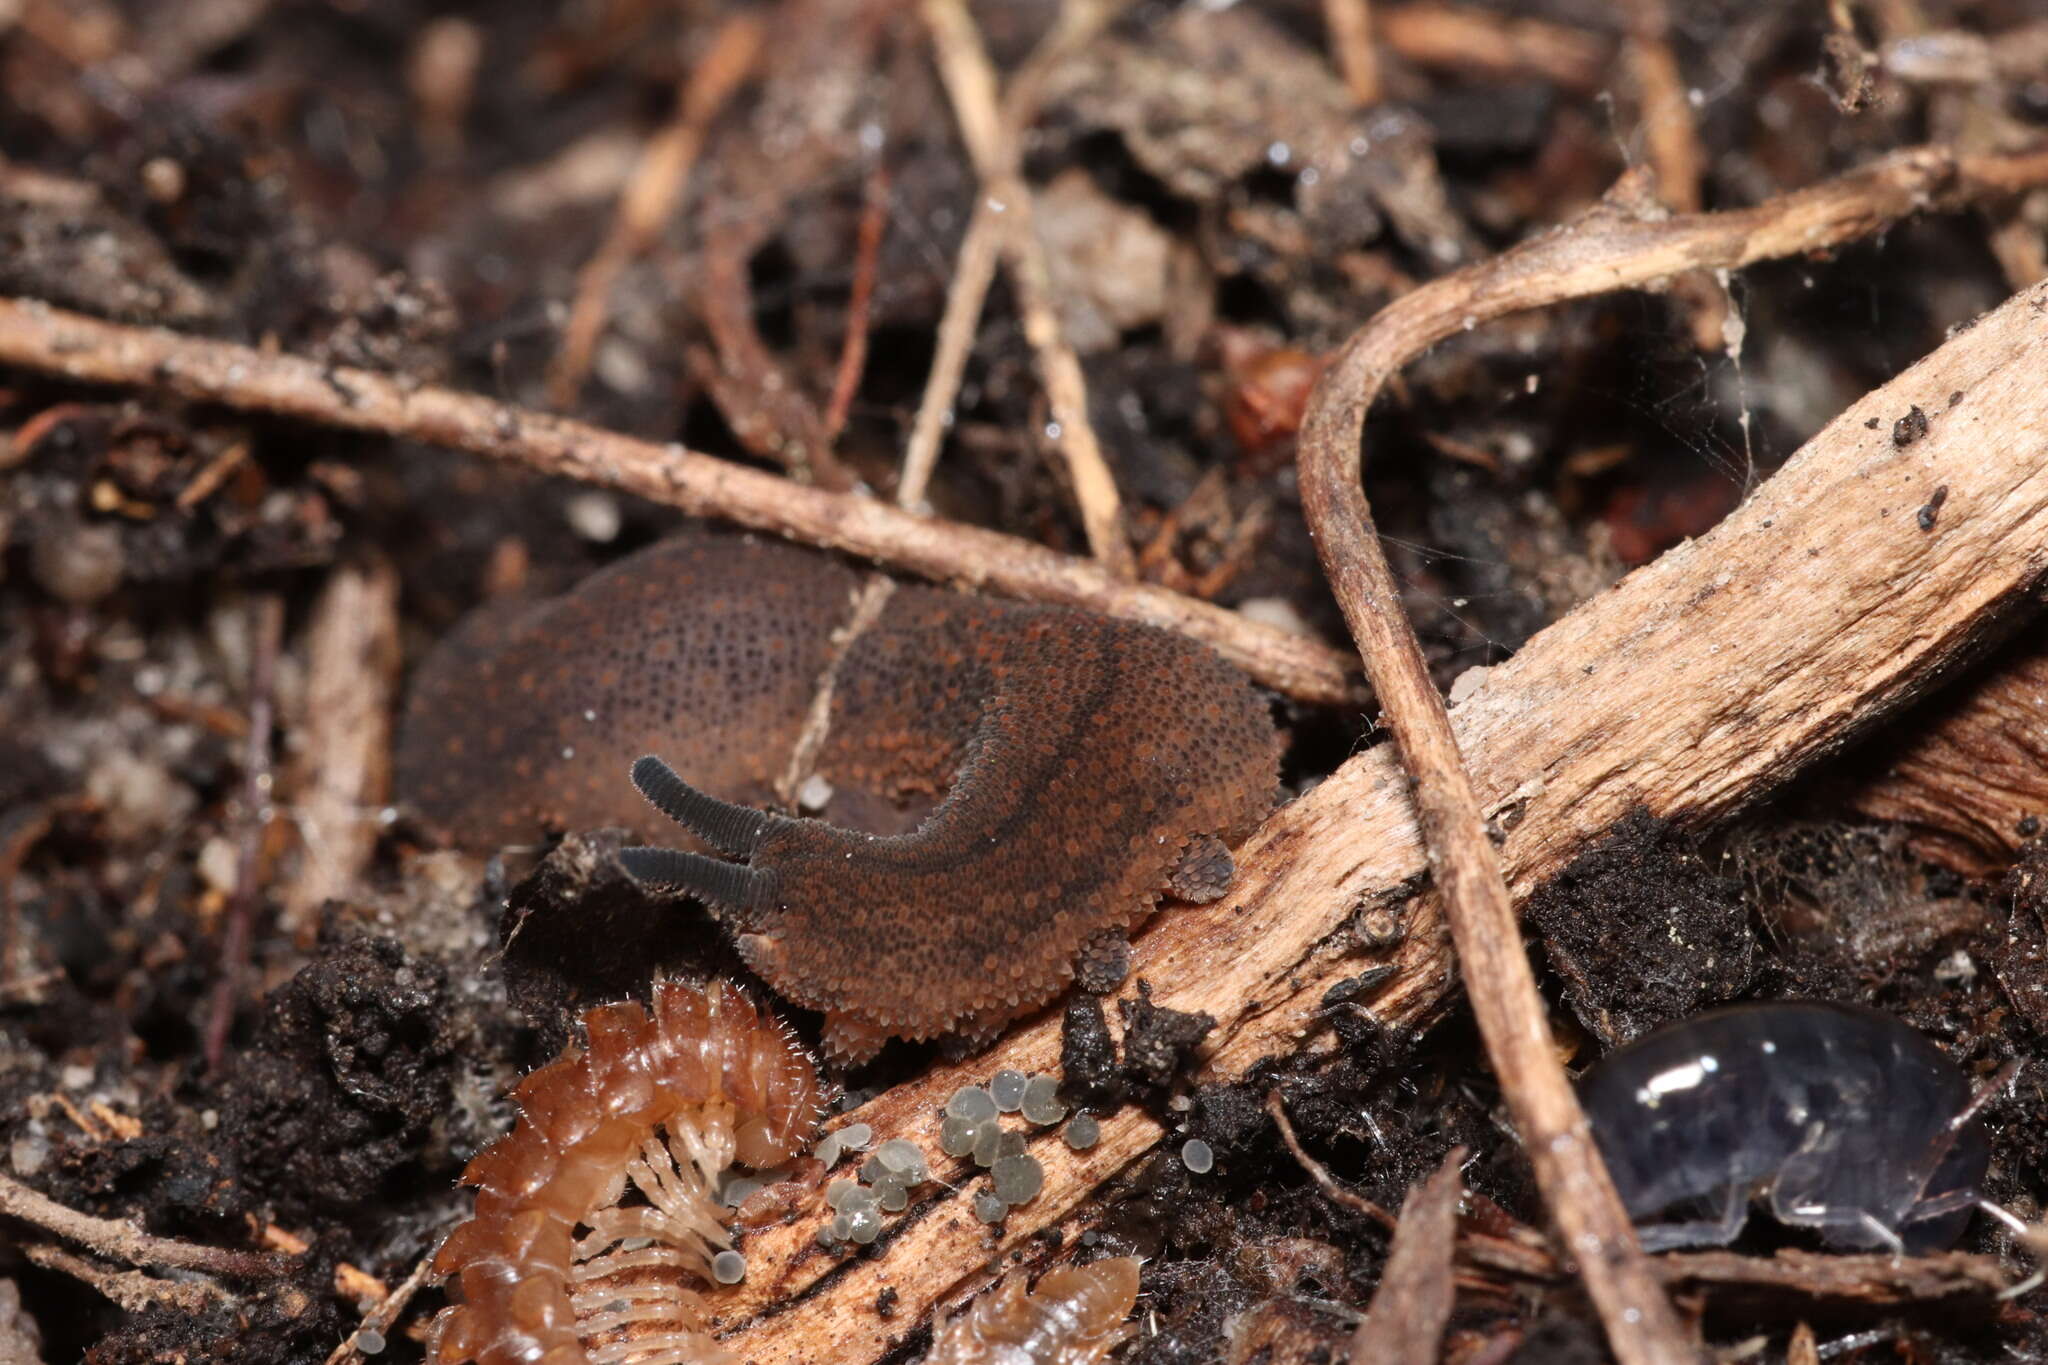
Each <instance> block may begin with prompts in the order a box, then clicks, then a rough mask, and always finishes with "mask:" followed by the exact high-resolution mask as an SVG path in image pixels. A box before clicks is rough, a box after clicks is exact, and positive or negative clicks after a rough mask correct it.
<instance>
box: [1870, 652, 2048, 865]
mask: <svg viewBox="0 0 2048 1365" xmlns="http://www.w3.org/2000/svg"><path fill="white" fill-rule="evenodd" d="M1913 720H1914V724H1913V725H1912V727H1911V728H1910V729H1908V730H1907V731H1906V732H1905V733H1904V734H1903V735H1902V736H1901V737H1900V740H1899V742H1897V743H1896V744H1894V745H1892V746H1891V747H1889V748H1888V749H1887V751H1886V752H1885V753H1884V754H1883V755H1881V758H1882V761H1883V766H1882V769H1881V770H1880V771H1879V772H1878V773H1877V775H1876V776H1875V777H1874V778H1873V779H1872V780H1871V781H1870V783H1869V784H1868V785H1866V786H1862V787H1860V788H1859V789H1858V790H1857V792H1856V796H1855V804H1856V808H1857V809H1858V810H1860V811H1862V812H1863V813H1864V814H1865V815H1867V816H1869V817H1870V818H1871V819H1873V820H1891V821H1898V822H1900V823H1902V824H1907V825H1911V826H1914V827H1915V829H1916V831H1917V832H1916V833H1915V835H1914V838H1913V841H1912V843H1913V849H1914V851H1915V852H1917V853H1919V854H1920V855H1921V856H1922V857H1925V858H1927V859H1929V860H1930V861H1933V862H1937V863H1941V864H1943V865H1944V866H1947V867H1951V868H1954V869H1955V870H1956V871H1958V872H1961V873H1963V874H1965V875H1966V876H1973V877H1982V876H1988V875H1991V874H1993V873H1996V872H1997V871H1998V870H1999V869H2001V868H2003V867H2006V866H2008V865H2009V864H2010V863H2011V862H2012V860H2013V857H2014V855H2015V854H2017V853H2018V852H2019V847H2020V845H2021V844H2022V843H2023V842H2025V841H2026V840H2027V839H2029V838H2032V837H2036V836H2038V835H2040V834H2043V833H2048V645H2044V644H2043V643H2042V642H2041V641H2040V640H2039V639H2037V638H2028V639H2022V640H2020V641H2017V642H2016V643H2015V644H2014V646H2013V647H2012V648H2009V649H2006V650H2005V651H2003V652H2002V653H2000V654H1999V655H1998V656H1997V657H1996V658H1994V659H1993V660H1991V661H1990V663H1989V665H1988V666H1987V667H1986V668H1985V669H1984V670H1983V671H1982V673H1981V674H1980V676H1978V677H1977V678H1976V679H1975V680H1973V681H1972V682H1970V683H1969V684H1968V685H1966V686H1964V687H1962V688H1960V689H1957V690H1955V691H1953V692H1952V693H1949V694H1944V695H1943V696H1941V697H1939V698H1936V699H1935V700H1934V701H1933V702H1931V703H1930V704H1929V705H1928V706H1926V707H1923V708H1921V709H1920V710H1918V711H1916V712H1915V713H1914V716H1913Z"/></svg>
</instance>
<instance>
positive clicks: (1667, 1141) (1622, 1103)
mask: <svg viewBox="0 0 2048 1365" xmlns="http://www.w3.org/2000/svg"><path fill="white" fill-rule="evenodd" d="M1579 1089H1580V1093H1581V1096H1582V1098H1583V1099H1584V1101H1585V1106H1586V1112H1587V1115H1588V1116H1589V1117H1590V1118H1591V1120H1592V1124H1593V1135H1594V1139H1595V1140H1596V1141H1597V1142H1598V1143H1599V1145H1600V1152H1601V1155H1602V1156H1604V1157H1605V1158H1606V1160H1607V1167H1608V1170H1610V1171H1611V1172H1613V1175H1614V1183H1615V1185H1616V1186H1617V1187H1618V1189H1619V1190H1620V1192H1621V1198H1622V1202H1623V1204H1624V1205H1626V1206H1627V1208H1628V1211H1629V1216H1630V1217H1631V1218H1633V1219H1634V1220H1635V1221H1636V1223H1637V1224H1638V1226H1639V1229H1640V1232H1641V1236H1642V1241H1643V1245H1644V1247H1645V1248H1647V1249H1649V1250H1651V1251H1664V1250H1669V1249H1670V1248H1673V1247H1683V1246H1702V1245H1716V1246H1721V1245H1726V1244H1727V1243H1729V1242H1732V1241H1734V1240H1735V1237H1736V1234H1737V1233H1739V1232H1741V1230H1742V1225H1743V1222H1744V1220H1745V1219H1746V1218H1747V1217H1748V1214H1749V1208H1750V1204H1751V1202H1752V1201H1758V1202H1761V1203H1763V1204H1764V1206H1765V1207H1766V1208H1768V1209H1769V1211H1770V1213H1771V1215H1772V1216H1773V1217H1775V1218H1776V1219H1777V1220H1778V1221H1779V1222H1781V1223H1786V1224H1791V1225H1794V1226H1798V1227H1810V1228H1813V1229H1816V1230H1817V1231H1818V1232H1819V1234H1820V1236H1821V1238H1822V1239H1823V1240H1824V1241H1826V1242H1827V1243H1828V1245H1830V1246H1833V1247H1836V1248H1840V1249H1843V1250H1886V1251H1893V1252H1898V1251H1929V1250H1934V1249H1937V1248H1940V1247H1944V1246H1947V1245H1948V1244H1949V1243H1951V1242H1953V1241H1954V1240H1955V1239H1956V1238H1957V1237H1958V1236H1960V1235H1961V1234H1962V1230H1963V1227H1964V1225H1965V1224H1966V1223H1968V1221H1969V1218H1970V1211H1971V1209H1972V1207H1973V1206H1975V1205H1976V1204H1977V1203H1978V1194H1977V1186H1978V1183H1979V1182H1980V1181H1981V1180H1982V1179H1983V1176H1984V1168H1985V1165H1986V1164H1987V1162H1988V1160H1989V1149H1988V1146H1987V1144H1986V1141H1985V1137H1984V1130H1983V1125H1982V1124H1981V1123H1979V1122H1978V1121H1977V1119H1976V1118H1975V1112H1976V1108H1977V1104H1978V1102H1980V1101H1979V1100H1973V1097H1972V1095H1971V1087H1970V1083H1969V1081H1968V1080H1967V1079H1966V1078H1965V1077H1964V1075H1963V1073H1962V1070H1961V1069H1960V1068H1959V1067H1957V1065H1956V1064H1955V1063H1954V1062H1953V1061H1950V1060H1949V1058H1948V1056H1947V1055H1946V1054H1945V1053H1943V1052H1942V1051H1941V1050H1940V1049H1939V1048H1937V1047H1935V1046H1934V1044H1933V1043H1931V1042H1929V1041H1928V1040H1927V1039H1926V1038H1924V1037H1922V1036H1921V1035H1920V1034H1919V1033H1917V1032H1915V1031H1914V1030H1913V1029H1910V1028H1908V1027H1907V1026H1906V1025H1904V1024H1902V1023H1900V1022H1899V1021H1898V1020H1897V1019H1894V1018H1892V1017H1891V1016H1890V1015H1888V1014H1881V1013H1879V1012H1878V1011H1876V1010H1869V1009H1861V1008H1856V1007H1851V1006H1847V1005H1830V1004H1815V1003H1779V1004H1759V1005H1738V1006H1734V1007H1732V1008H1729V1009H1722V1010H1714V1011H1712V1012H1710V1013H1707V1014H1701V1015H1697V1016H1695V1017H1693V1018H1691V1019H1685V1020H1681V1021H1679V1022H1678V1023H1675V1024H1671V1025H1668V1026H1666V1027H1664V1028H1661V1029H1658V1030H1657V1031H1656V1032H1654V1033H1651V1034H1649V1035H1647V1036H1645V1037H1643V1038H1641V1039H1638V1040H1637V1041H1636V1042H1634V1043H1631V1044H1629V1045H1628V1046H1627V1047H1624V1048H1621V1049H1620V1050H1619V1051H1617V1052H1615V1053H1613V1054H1612V1055H1611V1056H1609V1057H1607V1058H1606V1059H1605V1060H1603V1061H1601V1062H1600V1063H1599V1064H1598V1065H1596V1066H1594V1067H1593V1068H1592V1069H1591V1070H1589V1071H1588V1072H1587V1073H1586V1075H1585V1077H1584V1078H1583V1079H1582V1080H1581V1081H1580V1083H1579ZM1980 1099H1981V1097H1980Z"/></svg>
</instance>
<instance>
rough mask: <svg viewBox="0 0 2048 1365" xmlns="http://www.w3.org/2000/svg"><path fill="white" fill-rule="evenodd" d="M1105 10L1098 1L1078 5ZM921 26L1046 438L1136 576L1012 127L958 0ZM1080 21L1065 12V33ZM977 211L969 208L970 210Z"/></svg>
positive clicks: (1104, 551) (1090, 529)
mask: <svg viewBox="0 0 2048 1365" xmlns="http://www.w3.org/2000/svg"><path fill="white" fill-rule="evenodd" d="M1081 8H1082V9H1083V10H1085V11H1093V12H1095V13H1101V14H1106V13H1107V12H1108V10H1107V7H1095V6H1082V7H1081ZM923 12H924V17H925V24H926V27H927V28H929V29H930V31H931V35H932V46H933V49H934V51H935V52H936V53H937V56H938V64H939V75H940V78H941V79H942V80H943V81H944V83H945V86H946V91H947V93H948V94H949V95H950V96H951V97H952V100H953V108H954V110H955V117H956V118H958V119H959V121H960V132H961V138H962V140H963V141H965V142H966V144H967V153H968V156H969V158H970V159H971V160H972V161H973V162H974V166H975V171H976V173H977V174H978V175H979V176H980V178H981V193H982V198H983V200H984V201H985V206H986V208H987V210H988V212H989V214H990V216H991V217H992V218H993V219H994V220H996V221H997V227H996V229H995V233H996V237H997V241H998V243H999V245H1000V246H1001V248H1002V252H1003V260H1004V261H1005V263H1006V264H1007V265H1008V267H1009V273H1010V281H1011V283H1012V284H1014V285H1015V286H1016V289H1017V306H1018V310H1019V311H1020V312H1021V313H1022V315H1023V323H1024V336H1025V339H1026V340H1027V341H1029V342H1030V343H1031V347H1032V349H1033V350H1034V351H1035V352H1036V353H1037V355H1038V371H1039V377H1040V378H1041V379H1042V380H1043V381H1044V383H1045V395H1046V400H1047V402H1048V404H1049V405H1050V406H1051V408H1052V416H1053V422H1054V424H1055V426H1057V428H1058V431H1057V433H1056V434H1055V435H1054V436H1053V446H1054V449H1056V450H1057V451H1058V452H1059V455H1060V459H1061V461H1062V462H1063V463H1064V464H1065V466H1066V470H1067V477H1068V478H1069V479H1070V480H1071V481H1072V483H1073V485H1074V500H1075V501H1076V502H1077V503H1078V504H1079V505H1080V509H1081V524H1082V526H1083V528H1084V529H1085V530H1086V532H1087V534H1088V548H1089V550H1090V551H1091V552H1092V553H1093V554H1094V556H1095V557H1096V558H1097V559H1098V560H1100V561H1102V563H1103V565H1104V567H1105V568H1106V569H1107V570H1108V571H1109V573H1110V574H1111V576H1113V577H1115V578H1119V579H1134V578H1136V577H1137V573H1138V569H1137V559H1136V556H1135V555H1133V554H1132V552H1131V542H1130V539H1129V537H1128V536H1127V535H1126V534H1125V532H1124V513H1123V498H1122V497H1121V495H1119V494H1118V492H1117V488H1116V480H1115V478H1114V477H1113V476H1112V475H1111V474H1110V471H1109V461H1108V460H1107V459H1106V458H1105V457H1104V456H1103V453H1102V443H1101V441H1100V440H1098V439H1097V437H1096V435H1095V424H1094V422H1092V421H1091V420H1089V417H1088V381H1087V379H1086V377H1085V376H1084V375H1083V374H1082V371H1081V359H1080V357H1079V356H1078V355H1076V354H1075V353H1074V348H1073V347H1072V346H1070V345H1068V344H1067V339H1066V336H1065V334H1064V332H1063V331H1062V330H1061V327H1060V321H1059V312H1058V310H1057V309H1056V308H1055V307H1054V304H1053V284H1052V269H1051V266H1050V265H1049V264H1048V263H1047V261H1046V257H1045V244H1044V243H1043V242H1041V241H1040V240H1039V237H1038V229H1037V226H1036V220H1035V211H1034V209H1033V206H1032V194H1031V189H1030V186H1028V185H1026V184H1025V183H1024V176H1023V172H1022V170H1021V168H1020V157H1021V155H1022V137H1021V131H1022V130H1021V126H1020V125H1018V124H1016V123H1014V122H1012V123H1006V121H1005V120H1004V118H1003V117H1002V113H1001V110H1000V108H999V106H998V103H997V99H996V76H995V68H994V67H993V66H992V65H991V64H990V62H989V59H988V53H987V52H986V51H985V50H984V49H983V47H982V43H981V35H980V34H979V33H978V32H976V30H975V27H974V20H973V19H972V17H970V16H969V15H968V13H967V6H966V5H965V4H964V3H963V0H924V5H923ZM1085 22H1086V21H1085V20H1073V19H1069V20H1068V21H1067V22H1066V24H1065V25H1064V27H1065V28H1066V29H1067V30H1068V31H1069V32H1071V31H1073V30H1074V29H1076V28H1079V27H1080V26H1081V25H1082V24H1084V23H1085ZM979 214H980V210H979V209H977V216H979Z"/></svg>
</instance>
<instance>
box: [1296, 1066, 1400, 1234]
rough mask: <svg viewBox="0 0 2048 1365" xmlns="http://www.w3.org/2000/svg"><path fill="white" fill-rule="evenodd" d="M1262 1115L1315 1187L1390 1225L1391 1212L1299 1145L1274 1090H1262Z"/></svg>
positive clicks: (1344, 1205) (1340, 1203)
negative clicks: (1340, 1181) (1352, 1187)
mask: <svg viewBox="0 0 2048 1365" xmlns="http://www.w3.org/2000/svg"><path fill="white" fill-rule="evenodd" d="M1266 1115H1267V1117H1268V1118H1270V1119H1272V1120H1273V1126H1274V1127H1275V1128H1277V1129H1278V1130H1279V1131H1280V1141H1281V1142H1282V1143H1283V1144H1284V1145H1285V1146H1286V1148H1287V1150H1288V1152H1289V1154H1290V1155H1292V1156H1293V1157H1294V1160H1295V1162H1296V1164H1298V1165H1299V1166H1300V1167H1301V1169H1302V1170H1304V1171H1307V1172H1308V1178H1309V1179H1311V1180H1313V1181H1315V1182H1316V1188H1317V1189H1319V1190H1321V1191H1322V1192H1323V1194H1324V1196H1325V1197H1326V1198H1327V1199H1329V1201H1330V1202H1331V1203H1333V1204H1336V1205H1338V1206H1340V1207H1342V1208H1347V1209H1350V1210H1351V1211H1352V1212H1353V1213H1358V1214H1363V1215H1364V1216H1366V1217H1367V1218H1370V1219H1372V1220H1373V1221H1374V1222H1376V1223H1378V1224H1380V1225H1381V1226H1382V1227H1385V1228H1392V1227H1393V1226H1394V1215H1393V1214H1391V1213H1388V1212H1387V1211H1386V1210H1385V1209H1383V1208H1381V1207H1380V1206H1379V1205H1378V1204H1375V1203H1373V1201H1372V1200H1370V1199H1367V1198H1366V1197H1365V1196H1364V1195H1362V1194H1360V1193H1358V1191H1356V1190H1350V1189H1346V1188H1345V1187H1344V1186H1342V1185H1340V1184H1338V1183H1337V1177H1336V1176H1334V1175H1331V1174H1330V1168H1329V1167H1327V1166H1325V1165H1324V1164H1323V1163H1322V1162H1320V1161H1318V1160H1316V1159H1315V1158H1314V1157H1312V1156H1310V1155H1309V1153H1308V1149H1307V1148H1306V1147H1303V1146H1302V1145H1301V1138H1300V1137H1298V1136H1297V1135H1296V1134H1295V1131H1294V1121H1293V1120H1292V1119H1290V1118H1288V1117H1287V1104H1286V1102H1285V1101H1284V1100H1282V1099H1281V1098H1280V1092H1279V1091H1278V1090H1269V1091H1267V1092H1266Z"/></svg>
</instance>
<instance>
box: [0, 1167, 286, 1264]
mask: <svg viewBox="0 0 2048 1365" xmlns="http://www.w3.org/2000/svg"><path fill="white" fill-rule="evenodd" d="M0 1214H6V1215H7V1216H8V1217H10V1218H19V1219H21V1220H22V1221H23V1222H24V1223H32V1224H34V1225H35V1226H36V1227H39V1228H41V1229H42V1230H43V1231H45V1232H48V1233H53V1234H55V1235H56V1236H58V1237H62V1238H64V1239H65V1240H66V1241H71V1242H77V1243H79V1244H81V1245H83V1246H88V1247H91V1248H92V1249H93V1250H94V1251H97V1252H99V1253H100V1254H101V1255H102V1256H111V1257H113V1258H114V1259H115V1260H117V1261H126V1262H127V1263H128V1264H129V1265H138V1266H163V1267H167V1268H171V1269H176V1270H198V1271H203V1272H205V1273H207V1274H209V1275H227V1276H230V1277H233V1278H237V1279H265V1278H268V1277H271V1276H275V1275H282V1274H284V1273H285V1272H287V1271H288V1270H290V1269H291V1263H290V1262H289V1261H285V1260H282V1259H280V1258H278V1257H275V1256H260V1255H257V1254H256V1253H254V1252H249V1251H229V1250H226V1249H225V1248H222V1247H209V1246H196V1245H194V1244H193V1243H190V1242H180V1241H175V1240H173V1239H172V1238H169V1237H157V1236H154V1235H152V1234H150V1233H147V1232H144V1231H143V1230H142V1229H141V1228H139V1227H137V1226H136V1225H135V1224H134V1223H131V1222H129V1221H127V1220H125V1219H120V1218H96V1217H94V1216H93V1215H91V1214H89V1213H80V1212H78V1210H76V1209H71V1208H66V1207H65V1206H64V1205H62V1204H60V1203H58V1202H57V1201H56V1200H54V1199H52V1198H50V1197H49V1196H48V1195H46V1194H41V1193H39V1192H37V1191H35V1190H32V1189H30V1188H29V1187H28V1186H26V1185H24V1184H22V1183H21V1182H20V1181H18V1180H16V1179H14V1178H13V1177H11V1176H6V1175H0Z"/></svg>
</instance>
